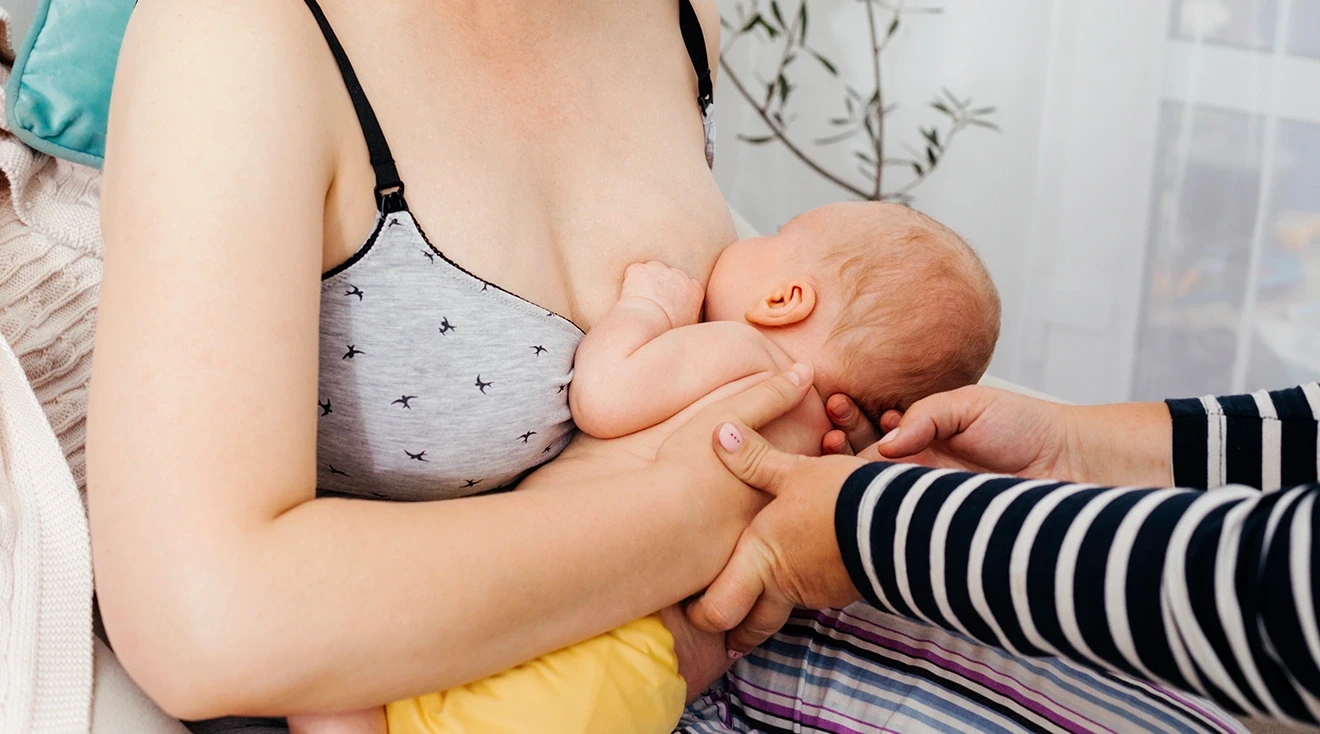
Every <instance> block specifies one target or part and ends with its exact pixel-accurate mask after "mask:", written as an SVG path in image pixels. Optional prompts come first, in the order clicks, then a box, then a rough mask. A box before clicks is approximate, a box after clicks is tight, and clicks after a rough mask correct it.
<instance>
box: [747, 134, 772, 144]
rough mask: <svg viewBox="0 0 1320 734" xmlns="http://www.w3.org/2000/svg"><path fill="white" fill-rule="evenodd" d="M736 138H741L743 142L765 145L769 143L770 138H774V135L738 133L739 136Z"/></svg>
mask: <svg viewBox="0 0 1320 734" xmlns="http://www.w3.org/2000/svg"><path fill="white" fill-rule="evenodd" d="M738 139H739V140H741V141H743V142H744V143H751V144H752V145H765V144H766V143H769V142H771V141H772V140H774V139H775V136H773V135H758V136H751V135H739V136H738Z"/></svg>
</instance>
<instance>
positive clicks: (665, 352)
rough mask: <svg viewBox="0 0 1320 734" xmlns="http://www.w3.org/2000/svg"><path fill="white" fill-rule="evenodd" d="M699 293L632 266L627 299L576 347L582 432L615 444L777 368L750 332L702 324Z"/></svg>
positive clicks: (669, 272) (574, 404)
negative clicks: (727, 387)
mask: <svg viewBox="0 0 1320 734" xmlns="http://www.w3.org/2000/svg"><path fill="white" fill-rule="evenodd" d="M704 296H705V294H704V293H703V292H702V289H701V285H700V284H699V283H698V282H697V281H696V280H694V279H693V278H691V277H690V276H688V275H687V274H686V273H684V272H683V271H681V270H678V269H677V268H671V267H669V266H667V265H665V264H663V263H659V262H649V263H646V264H644V265H643V264H635V265H630V266H628V270H627V271H626V272H625V273H624V278H623V292H622V293H621V294H620V296H619V301H618V303H616V304H615V305H614V307H613V308H612V309H610V311H609V313H607V314H606V315H605V318H603V319H601V321H600V323H598V324H596V326H595V327H594V328H592V330H591V332H590V333H589V334H587V336H586V338H585V339H583V340H582V344H581V345H580V346H579V347H578V350H577V357H576V359H575V362H574V375H573V384H572V386H571V387H570V388H569V393H568V399H569V405H570V407H571V408H572V411H573V419H574V420H575V421H576V422H577V425H578V427H579V428H581V429H582V430H583V431H585V432H586V433H588V434H590V435H592V436H595V437H597V438H615V437H618V436H626V435H628V434H630V433H634V432H636V431H640V430H642V429H643V428H649V427H651V426H653V425H655V424H657V423H660V422H662V421H664V420H666V419H668V418H670V417H672V416H673V415H675V414H677V413H678V412H679V411H681V410H683V409H684V408H686V407H688V406H689V405H691V404H692V403H694V402H696V401H697V400H699V399H700V398H702V397H704V396H706V395H707V394H709V393H710V392H711V391H713V390H715V389H716V388H719V387H721V386H723V385H726V384H728V383H730V382H733V381H734V380H737V379H740V378H743V377H746V376H748V375H751V374H755V373H756V372H762V371H765V370H766V369H767V367H768V366H773V365H774V364H775V359H774V356H773V355H772V354H771V353H770V350H769V340H767V339H766V338H765V337H764V336H763V335H761V334H760V333H759V332H757V331H756V330H755V329H754V328H752V327H751V326H749V325H747V324H740V323H735V322H732V321H716V322H711V323H705V324H699V323H697V319H698V318H699V317H700V315H701V302H702V299H703V298H704Z"/></svg>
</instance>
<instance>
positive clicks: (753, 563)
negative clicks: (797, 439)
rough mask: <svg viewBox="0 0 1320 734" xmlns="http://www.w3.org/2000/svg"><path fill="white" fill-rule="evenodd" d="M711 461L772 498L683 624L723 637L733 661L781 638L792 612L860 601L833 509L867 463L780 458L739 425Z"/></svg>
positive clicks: (719, 435) (724, 428) (731, 427)
mask: <svg viewBox="0 0 1320 734" xmlns="http://www.w3.org/2000/svg"><path fill="white" fill-rule="evenodd" d="M715 453H716V455H718V456H719V457H720V459H721V460H722V461H723V462H724V464H725V466H727V467H728V468H729V471H731V472H733V474H734V476H736V477H738V478H739V479H741V480H742V481H743V482H745V483H746V484H747V485H749V486H752V487H755V488H757V489H760V490H762V491H764V492H766V493H768V494H770V495H771V496H772V498H773V499H771V500H770V504H768V505H766V507H765V508H764V509H762V510H761V512H760V513H759V514H757V516H756V518H755V519H754V520H753V521H752V524H751V525H750V526H748V528H747V530H745V531H744V532H743V534H742V537H741V538H739V540H738V545H737V546H736V547H735V548H734V551H733V556H732V557H731V558H730V559H729V563H728V564H727V565H726V566H725V568H724V571H723V572H721V573H720V575H719V578H717V579H715V582H714V583H713V584H711V586H710V588H708V589H707V590H706V593H705V594H703V595H702V596H701V598H699V599H698V600H697V601H695V602H693V604H692V605H690V606H689V607H688V610H687V611H688V619H689V621H691V622H692V624H693V625H695V626H696V627H697V628H699V629H702V630H706V631H710V632H725V631H728V632H729V634H728V637H727V641H726V645H727V647H728V651H729V657H731V658H738V657H742V656H743V655H745V654H746V653H747V652H749V651H751V650H752V649H753V648H755V647H756V646H757V645H759V644H761V643H762V642H764V641H765V640H766V639H768V638H769V637H770V636H771V635H773V634H774V633H775V632H778V631H779V629H780V628H781V627H783V626H784V623H785V622H786V621H787V620H788V616H789V614H790V613H791V612H792V611H793V608H794V607H809V608H812V609H825V608H829V607H841V606H846V605H848V604H851V603H852V602H854V601H858V600H859V599H861V595H860V594H859V593H858V591H857V589H856V587H854V586H853V583H852V581H851V580H850V579H849V578H848V572H847V570H846V569H845V568H844V565H843V556H842V555H841V554H840V552H839V544H838V542H837V541H836V540H835V535H834V505H835V503H836V502H837V500H838V496H839V491H840V490H841V489H842V488H843V484H844V480H846V479H847V478H848V476H849V475H850V474H852V473H853V471H855V470H856V469H857V468H858V467H860V466H862V465H864V464H865V463H866V461H865V460H864V459H861V458H858V457H854V456H823V457H806V456H797V455H794V454H788V453H784V452H782V451H780V450H778V449H776V448H774V447H773V446H771V445H770V443H769V442H768V441H766V440H765V439H764V438H762V437H761V436H760V434H757V433H756V432H754V431H752V430H751V429H750V428H748V427H747V426H746V424H744V423H742V422H741V421H737V420H734V421H731V422H727V423H724V424H723V425H721V426H720V427H719V428H718V429H717V430H716V434H715Z"/></svg>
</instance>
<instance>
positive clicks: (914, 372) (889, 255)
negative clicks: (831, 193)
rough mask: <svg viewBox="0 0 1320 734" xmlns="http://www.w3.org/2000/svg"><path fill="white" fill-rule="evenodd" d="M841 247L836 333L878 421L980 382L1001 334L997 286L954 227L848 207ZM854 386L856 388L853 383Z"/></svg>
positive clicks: (828, 261)
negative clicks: (931, 397) (895, 411)
mask: <svg viewBox="0 0 1320 734" xmlns="http://www.w3.org/2000/svg"><path fill="white" fill-rule="evenodd" d="M847 206H848V208H849V209H850V210H851V211H849V212H848V213H847V215H846V216H838V217H831V218H830V220H831V225H830V226H833V227H837V228H838V229H837V232H836V234H837V236H838V242H837V245H836V246H835V247H834V251H833V252H832V253H831V254H830V255H828V256H827V257H826V258H825V261H824V262H822V263H821V265H822V266H824V267H828V268H830V269H831V270H832V271H833V272H835V273H837V277H838V279H839V281H838V282H839V283H841V284H842V286H843V298H844V302H843V304H842V308H841V309H840V311H839V316H838V320H837V322H836V323H835V325H834V328H833V330H832V332H831V334H830V338H829V343H830V346H831V350H832V351H835V353H836V354H841V355H842V358H841V359H840V369H841V370H842V371H841V373H840V374H841V375H846V376H848V379H846V382H848V383H854V384H855V385H856V387H853V388H852V391H851V392H850V395H851V397H852V398H853V399H854V400H855V401H857V403H858V405H859V406H860V407H861V408H862V410H863V412H865V413H866V414H867V416H868V417H870V418H871V420H872V421H878V420H879V418H880V416H881V415H882V414H883V413H884V412H885V411H886V410H889V409H898V410H905V409H906V408H907V407H908V406H910V405H911V404H912V403H914V402H916V401H917V400H920V399H921V398H923V397H926V396H927V395H931V394H934V393H937V392H943V391H945V390H952V389H955V388H958V387H962V386H964V385H970V384H973V383H975V382H976V381H978V380H980V379H981V376H982V375H983V374H985V370H986V368H987V367H988V366H989V364H990V358H991V357H992V356H993V355H994V351H995V343H996V341H998V339H999V319H1000V303H999V292H998V291H997V290H996V289H995V285H994V281H993V280H991V278H990V273H989V272H988V271H987V270H986V268H985V264H984V263H982V262H981V258H980V257H979V256H977V254H976V252H975V251H974V250H973V249H972V248H971V247H970V246H969V245H968V244H967V242H966V241H965V240H963V238H962V237H960V236H959V235H958V234H957V233H956V232H954V231H953V230H952V229H949V228H948V227H946V226H944V225H943V224H941V223H939V222H937V221H935V220H934V219H932V218H931V217H929V216H926V215H925V214H922V213H921V212H919V211H916V210H915V209H912V208H910V207H907V206H902V205H898V204H888V203H858V204H851V205H847ZM850 386H851V385H850Z"/></svg>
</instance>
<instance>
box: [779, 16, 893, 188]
mask: <svg viewBox="0 0 1320 734" xmlns="http://www.w3.org/2000/svg"><path fill="white" fill-rule="evenodd" d="M803 2H806V0H803ZM901 12H903V4H902V2H900V3H899V6H898V8H897V9H895V10H894V22H895V23H897V22H898V15H899V13H901ZM866 23H867V25H868V26H870V29H871V49H872V50H871V59H872V61H873V62H874V66H873V69H874V71H875V96H874V99H875V159H876V160H877V161H883V160H884V159H885V98H884V91H883V89H884V87H883V86H882V85H881V84H880V52H881V48H880V42H879V35H878V34H877V33H876V29H875V3H874V2H872V0H866ZM891 36H893V34H892V33H890V34H888V35H887V36H886V37H885V41H886V42H888V41H889V38H890V37H891ZM884 171H885V167H884V166H876V167H875V196H876V197H877V198H879V196H880V186H881V183H882V181H883V178H884Z"/></svg>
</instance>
